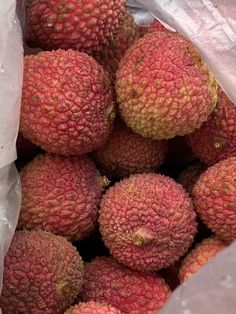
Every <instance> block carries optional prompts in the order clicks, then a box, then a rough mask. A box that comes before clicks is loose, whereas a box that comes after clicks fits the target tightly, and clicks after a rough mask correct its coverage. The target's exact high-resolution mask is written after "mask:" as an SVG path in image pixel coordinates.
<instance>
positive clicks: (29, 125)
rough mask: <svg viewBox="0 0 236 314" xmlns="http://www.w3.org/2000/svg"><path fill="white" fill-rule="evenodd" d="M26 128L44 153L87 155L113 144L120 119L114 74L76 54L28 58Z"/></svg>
mask: <svg viewBox="0 0 236 314" xmlns="http://www.w3.org/2000/svg"><path fill="white" fill-rule="evenodd" d="M22 93H23V94H22V107H21V123H20V129H21V132H22V134H23V136H25V137H26V138H27V139H29V140H31V141H32V142H33V143H34V144H36V145H39V146H40V147H42V148H43V149H44V150H46V151H48V152H51V153H58V154H62V155H82V154H84V153H87V152H90V151H92V150H94V149H96V148H98V147H99V146H100V145H102V144H103V142H104V141H106V140H107V138H108V136H109V133H110V131H111V128H112V124H113V120H114V117H115V108H114V102H113V96H112V88H111V86H110V81H109V78H108V74H107V73H106V72H105V71H104V69H103V68H102V66H101V65H99V64H98V63H97V62H96V61H95V60H94V59H93V58H92V57H89V56H88V55H86V54H84V53H80V52H78V51H73V50H67V51H65V50H57V51H51V52H48V51H44V52H40V53H39V54H38V55H33V56H26V57H25V67H24V82H23V92H22Z"/></svg>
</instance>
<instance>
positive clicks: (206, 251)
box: [179, 237, 226, 282]
mask: <svg viewBox="0 0 236 314" xmlns="http://www.w3.org/2000/svg"><path fill="white" fill-rule="evenodd" d="M225 247H226V244H225V243H224V242H222V241H221V240H219V239H217V238H215V237H212V238H208V239H205V240H203V241H202V242H201V243H199V244H197V245H196V246H195V248H194V249H193V250H192V251H191V252H190V253H189V254H188V255H187V256H186V257H185V258H184V260H183V261H182V263H181V266H180V269H179V280H180V282H184V281H186V280H187V279H189V278H190V277H191V276H192V275H193V274H194V273H196V272H197V271H198V270H199V269H201V268H202V267H203V266H204V265H205V264H207V263H208V262H209V261H210V260H211V259H212V258H214V257H215V256H216V255H217V254H218V253H220V252H221V251H222V250H223V249H224V248H225Z"/></svg>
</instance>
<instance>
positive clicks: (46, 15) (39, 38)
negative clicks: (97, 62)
mask: <svg viewBox="0 0 236 314" xmlns="http://www.w3.org/2000/svg"><path fill="white" fill-rule="evenodd" d="M124 4H125V0H100V1H97V0H90V1H87V0H63V1H60V0H53V1H51V0H50V1H47V0H46V1H45V0H31V1H28V4H27V7H26V35H27V41H28V42H29V43H30V44H31V45H34V46H36V47H38V46H39V47H41V48H43V49H44V50H50V49H58V48H63V49H69V48H72V49H76V50H79V51H82V52H86V53H91V52H92V51H94V50H100V49H101V48H102V46H103V45H104V44H106V43H108V42H109V40H111V39H112V37H113V36H114V34H115V33H116V32H117V31H118V28H119V26H120V24H121V23H122V22H123V19H124V17H123V11H124Z"/></svg>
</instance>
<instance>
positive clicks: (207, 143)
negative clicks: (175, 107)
mask: <svg viewBox="0 0 236 314" xmlns="http://www.w3.org/2000/svg"><path fill="white" fill-rule="evenodd" d="M187 142H188V144H189V146H190V147H191V148H192V151H193V152H194V154H195V155H196V156H198V157H199V159H200V160H202V162H204V163H205V164H207V165H213V164H215V163H217V162H218V161H220V160H223V159H226V158H228V157H232V156H236V107H235V105H234V104H233V103H232V102H231V100H230V99H229V98H228V96H227V95H226V94H225V93H224V92H223V91H222V90H221V89H220V90H219V92H218V104H217V106H216V108H215V110H214V111H213V113H212V114H211V116H210V117H209V118H208V120H207V121H206V122H205V123H204V124H203V125H202V126H201V128H200V129H198V130H196V131H194V132H193V133H192V134H189V135H188V136H187Z"/></svg>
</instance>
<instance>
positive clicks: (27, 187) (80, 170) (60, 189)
mask: <svg viewBox="0 0 236 314" xmlns="http://www.w3.org/2000/svg"><path fill="white" fill-rule="evenodd" d="M99 176H100V175H99V173H98V171H97V169H96V167H95V164H94V162H93V161H92V160H90V159H89V158H88V157H87V156H81V157H62V156H55V155H50V154H46V155H39V156H37V157H36V158H35V159H34V160H33V161H32V162H30V163H29V164H28V165H26V166H25V167H24V168H23V169H22V170H21V171H20V178H21V184H22V205H21V211H20V217H19V222H18V228H20V229H34V230H45V231H50V232H52V233H54V234H58V235H61V236H64V237H66V238H67V239H68V240H72V241H76V240H82V239H83V238H85V237H86V236H88V235H89V234H90V233H91V232H93V231H94V230H95V227H96V225H97V218H98V205H99V202H100V199H101V196H102V185H101V183H100V182H99Z"/></svg>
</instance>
